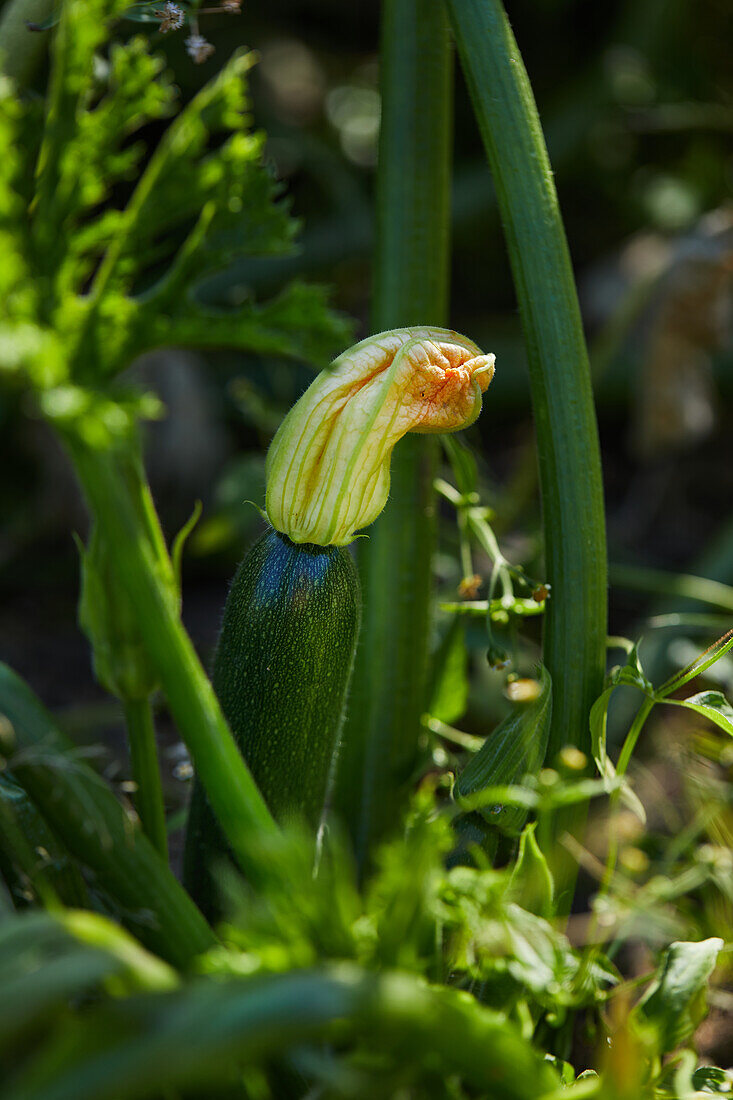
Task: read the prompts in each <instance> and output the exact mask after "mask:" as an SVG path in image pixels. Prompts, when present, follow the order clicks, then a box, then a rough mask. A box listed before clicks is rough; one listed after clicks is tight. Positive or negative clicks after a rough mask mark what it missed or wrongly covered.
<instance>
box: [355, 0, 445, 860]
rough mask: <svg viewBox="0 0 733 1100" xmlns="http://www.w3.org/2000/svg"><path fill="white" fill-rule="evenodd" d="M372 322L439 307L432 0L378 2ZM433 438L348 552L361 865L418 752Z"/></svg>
mask: <svg viewBox="0 0 733 1100" xmlns="http://www.w3.org/2000/svg"><path fill="white" fill-rule="evenodd" d="M380 73H381V91H382V122H381V132H380V145H379V170H378V176H377V240H376V259H375V267H374V294H373V301H372V324H371V327H372V330H373V331H375V332H379V331H382V330H384V329H388V328H397V327H402V326H409V325H437V326H442V325H445V323H446V320H447V315H448V279H449V231H450V157H451V143H452V100H453V94H452V74H453V65H452V56H451V49H450V43H449V35H448V27H447V21H446V18H445V12H444V9H443V5H442V2H441V0H385V2H384V4H383V8H382V30H381V53H380ZM436 465H437V441H436V440H435V439H434V438H431V437H430V436H408V437H407V438H406V439H404V440H402V441H401V443H400V444H399V445H398V446H397V448H396V449H395V453H394V457H393V461H392V484H391V491H390V502H389V504H388V505H387V507H386V508H385V510H384V512H383V514H382V515H381V516H380V518H379V519H378V520H377V522H376V523H375V524H374V525H373V527H372V528H370V531H369V537H368V538H366V539H363V540H361V541H360V544H359V547H358V561H359V567H360V573H361V580H362V588H363V595H364V603H363V618H362V628H361V637H360V644H359V648H358V650H357V657H356V666H355V671H354V680H353V684H352V689H351V697H350V703H349V717H348V720H347V724H346V727H345V731H344V738H343V746H342V751H341V758H340V763H339V774H338V778H337V788H336V795H335V804H336V808H337V810H338V812H339V813H340V816H341V817H342V820H343V821H344V822H345V823H346V825H347V827H348V829H349V832H350V833H351V836H352V840H353V842H354V846H355V850H356V854H357V859H358V862H359V865H360V866H361V867H362V869H363V868H364V867H365V865H366V864H367V862H368V857H369V852H370V851H371V850H372V848H373V845H374V844H375V842H377V841H378V840H379V839H380V838H381V837H382V836H383V835H384V834H385V833H386V832H388V831H389V830H390V829H393V828H395V827H397V826H398V825H399V822H400V818H401V815H402V810H403V808H404V804H405V798H406V794H407V784H408V782H409V780H410V778H411V777H412V775H413V773H414V770H415V768H416V765H417V761H418V738H419V736H420V718H421V715H422V713H423V711H424V709H425V681H426V674H427V663H428V660H427V659H428V642H429V634H430V624H429V611H430V591H431V560H432V554H433V549H434V545H435V504H434V493H433V485H432V483H433V478H434V475H435V470H436Z"/></svg>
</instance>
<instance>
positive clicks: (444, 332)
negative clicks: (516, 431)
mask: <svg viewBox="0 0 733 1100" xmlns="http://www.w3.org/2000/svg"><path fill="white" fill-rule="evenodd" d="M493 375H494V356H493V355H484V353H483V352H482V351H480V349H479V348H477V347H476V345H475V344H474V343H472V341H471V340H468V339H466V337H465V336H460V335H459V334H458V333H457V332H452V331H450V330H448V329H439V328H403V329H393V330H391V331H389V332H381V333H378V334H377V335H376V336H370V337H369V338H368V339H366V340H362V341H361V343H359V344H356V345H355V346H354V347H353V348H349V350H348V351H345V352H344V353H343V355H340V356H339V357H338V359H336V360H334V362H333V363H332V364H331V366H330V367H329V368H328V369H327V370H324V371H321V373H320V374H319V375H318V377H317V378H316V379H315V381H314V382H313V383H312V384H311V385H310V386H309V387H308V389H307V390H306V392H305V393H304V394H303V396H302V397H301V398H300V400H299V401H298V402H297V403H296V404H295V405H294V406H293V408H292V409H291V410H290V412H289V413H288V415H287V416H286V417H285V419H284V420H283V422H282V424H281V425H280V427H279V429H278V431H277V434H276V435H275V438H274V439H273V441H272V444H271V446H270V450H269V452H268V455H267V497H266V510H267V515H268V518H269V520H270V523H271V524H272V525H273V527H274V528H275V529H276V530H277V531H280V532H282V533H283V534H285V535H287V536H288V537H289V538H290V539H292V540H293V542H298V543H303V542H309V543H316V544H317V545H319V546H328V545H332V544H333V545H336V546H344V545H346V544H347V543H349V542H351V541H352V540H353V539H354V537H355V534H356V532H357V531H359V530H360V529H361V528H363V527H366V526H367V525H368V524H370V523H372V522H373V521H374V520H375V519H376V518H377V516H378V515H379V513H380V512H381V511H382V509H383V508H384V506H385V504H386V503H387V497H388V496H389V468H390V459H391V457H392V450H393V448H394V445H395V443H397V441H398V440H400V439H401V438H402V436H403V435H405V433H406V432H453V431H457V430H458V429H460V428H466V427H468V425H469V424H472V423H473V422H474V420H475V419H476V417H477V416H478V414H479V413H480V411H481V396H482V394H483V392H484V390H485V389H486V388H487V386H488V385H489V382H490V381H491V379H492V378H493Z"/></svg>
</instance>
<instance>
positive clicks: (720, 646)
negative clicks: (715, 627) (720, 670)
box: [656, 630, 733, 699]
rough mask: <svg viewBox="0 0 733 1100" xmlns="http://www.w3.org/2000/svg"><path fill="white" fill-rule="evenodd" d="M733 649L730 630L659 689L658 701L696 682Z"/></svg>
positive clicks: (732, 633) (732, 637) (732, 632)
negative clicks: (691, 681)
mask: <svg viewBox="0 0 733 1100" xmlns="http://www.w3.org/2000/svg"><path fill="white" fill-rule="evenodd" d="M731 649H733V630H729V631H728V633H727V634H723V636H722V637H721V638H718V639H717V641H715V642H713V644H712V645H711V646H709V647H708V648H707V649H706V650H704V651H703V652H702V653H701V654H700V655H699V657H696V658H695V660H694V661H692V662H691V663H690V664H689V665H687V666H686V667H685V668H683V669H680V671H679V672H675V674H674V675H673V676H671V677H670V678H669V680H667V681H666V683H664V684H662V686H661V687H659V688H657V690H656V696H657V698H658V699H666V698H667V696H668V695H671V694H672V692H673V691H679V689H680V688H681V687H684V685H685V684H688V683H689V682H690V680H694V679H695V677H696V676H702V674H703V673H704V672H705V671H706V669H708V668H710V666H711V665H714V664H715V663H716V661H719V660H720V658H721V657H724V656H725V654H726V653H728V652H729V651H730V650H731Z"/></svg>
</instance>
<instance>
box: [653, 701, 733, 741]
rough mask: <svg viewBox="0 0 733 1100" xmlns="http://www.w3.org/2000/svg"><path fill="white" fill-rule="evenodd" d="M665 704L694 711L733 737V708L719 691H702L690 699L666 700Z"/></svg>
mask: <svg viewBox="0 0 733 1100" xmlns="http://www.w3.org/2000/svg"><path fill="white" fill-rule="evenodd" d="M664 702H665V703H666V704H667V705H668V706H674V707H686V708H687V709H688V710H694V711H696V712H697V713H698V714H701V715H702V716H703V718H707V719H709V721H711V722H714V723H715V725H716V726H719V727H720V728H721V729H722V730H724V732H725V733H729V734H730V735H731V736H733V707H732V706H731V705H730V703H729V702H728V700H727V699H726V697H725V696H724V695H723V694H722V693H721V692H719V691H701V692H699V694H697V695H691V696H690V697H689V699H665V700H664Z"/></svg>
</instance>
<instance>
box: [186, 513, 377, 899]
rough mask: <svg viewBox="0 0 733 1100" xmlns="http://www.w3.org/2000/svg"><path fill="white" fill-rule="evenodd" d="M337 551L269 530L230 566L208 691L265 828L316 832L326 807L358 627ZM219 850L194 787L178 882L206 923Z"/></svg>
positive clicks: (356, 605) (352, 582)
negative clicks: (257, 793)
mask: <svg viewBox="0 0 733 1100" xmlns="http://www.w3.org/2000/svg"><path fill="white" fill-rule="evenodd" d="M359 618H360V597H359V580H358V575H357V573H356V569H355V567H354V564H353V562H352V560H351V557H350V556H349V553H348V551H346V550H343V549H342V548H340V547H336V546H325V547H324V546H315V545H312V544H296V543H294V542H291V540H290V539H289V538H287V536H285V535H282V534H279V533H278V532H277V531H275V530H273V529H272V528H271V529H270V530H268V531H266V532H265V534H264V535H263V536H262V537H261V538H260V539H259V540H258V541H257V542H256V543H255V544H254V546H253V547H252V548H251V549H250V551H249V552H248V554H247V555H246V557H245V558H244V561H243V562H242V564H241V565H240V567H239V569H238V571H237V573H236V576H235V578H234V581H233V583H232V587H231V590H230V592H229V596H228V598H227V602H226V605H225V608H224V616H223V620H222V627H221V633H220V635H219V642H218V645H217V650H216V656H215V658H214V674H213V683H214V690H215V691H216V694H217V696H218V698H219V701H220V703H221V706H222V710H223V711H224V715H225V717H226V719H227V721H228V723H229V725H230V728H231V730H232V733H233V734H234V737H235V739H236V741H237V744H238V746H239V748H240V749H241V751H242V754H243V756H244V758H245V760H246V762H247V765H248V766H249V768H250V770H251V772H252V774H253V776H254V779H255V782H256V783H257V785H258V786H259V788H260V790H261V792H262V794H263V796H264V798H265V801H266V802H267V804H268V806H269V807H270V809H271V811H272V813H273V815H274V817H275V818H276V819H277V820H278V821H279V822H282V823H287V822H289V821H301V822H305V823H306V824H307V825H309V826H310V827H311V828H312V829H313V830H314V832H315V831H317V829H318V827H319V825H320V823H321V819H322V817H323V812H324V808H325V804H326V800H327V796H328V791H329V784H330V779H331V776H332V772H333V769H334V762H335V757H336V752H337V749H338V740H339V735H340V731H341V726H342V722H343V714H344V705H345V700H346V692H347V688H348V684H349V679H350V676H351V669H352V665H353V661H354V650H355V647H356V638H357V633H358V628H359ZM226 852H227V845H226V842H225V840H224V838H223V836H222V834H221V831H220V829H219V827H218V825H217V823H216V820H215V818H214V816H213V814H212V812H211V810H210V808H209V805H208V802H207V800H206V796H205V794H204V792H203V789H202V788H201V786H200V784H199V783H198V781H195V784H194V790H193V795H192V800H191V809H190V814H189V822H188V830H187V836H186V851H185V857H184V881H185V883H186V886H187V887H188V889H189V891H190V892H191V894H192V895H193V897H194V899H195V900H196V901H197V902H198V904H199V905H200V906H201V908H202V909H203V910H204V911H205V912H207V913H208V914H209V915H212V914H215V913H216V911H217V906H216V904H215V901H214V893H215V887H214V883H213V880H212V876H211V869H212V867H215V864H216V863H217V862H220V861H221V859H222V857H223V855H224V854H225V853H226Z"/></svg>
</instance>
